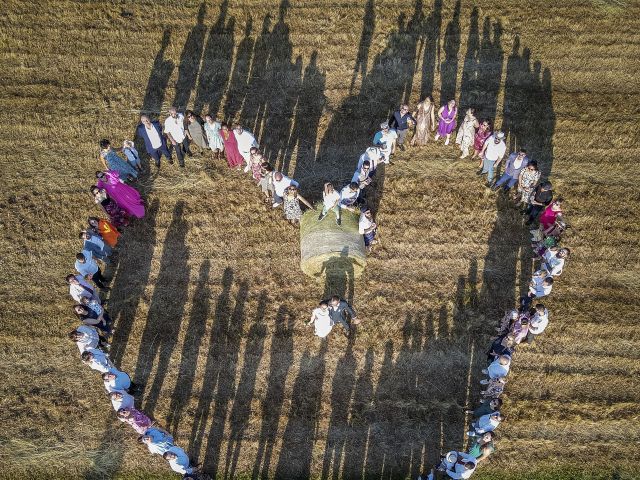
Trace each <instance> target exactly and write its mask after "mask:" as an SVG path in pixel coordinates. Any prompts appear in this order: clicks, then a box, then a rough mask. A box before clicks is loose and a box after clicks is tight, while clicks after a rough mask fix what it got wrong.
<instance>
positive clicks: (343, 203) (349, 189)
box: [340, 182, 360, 212]
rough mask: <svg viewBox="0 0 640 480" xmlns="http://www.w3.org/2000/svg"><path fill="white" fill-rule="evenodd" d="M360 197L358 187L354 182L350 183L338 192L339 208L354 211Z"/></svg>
mask: <svg viewBox="0 0 640 480" xmlns="http://www.w3.org/2000/svg"><path fill="white" fill-rule="evenodd" d="M358 195H360V186H359V185H358V184H357V183H356V182H351V183H350V184H349V185H346V186H345V187H344V188H343V189H342V190H341V191H340V208H344V209H346V210H349V211H350V212H353V211H355V206H356V203H357V202H358Z"/></svg>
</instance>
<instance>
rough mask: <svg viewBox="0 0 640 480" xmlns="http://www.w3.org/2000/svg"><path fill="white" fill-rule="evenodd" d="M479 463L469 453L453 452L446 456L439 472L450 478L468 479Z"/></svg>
mask: <svg viewBox="0 0 640 480" xmlns="http://www.w3.org/2000/svg"><path fill="white" fill-rule="evenodd" d="M477 463H478V462H477V460H476V459H475V458H474V457H473V456H472V455H469V454H468V453H464V452H456V451H451V452H449V453H447V454H446V455H445V456H444V458H443V459H442V463H441V464H440V466H439V467H438V470H440V471H442V472H444V473H445V474H446V475H447V477H448V478H453V479H467V478H469V477H471V475H472V474H473V472H474V471H475V469H476V466H477ZM431 478H434V477H431Z"/></svg>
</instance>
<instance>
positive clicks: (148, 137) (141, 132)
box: [136, 115, 173, 168]
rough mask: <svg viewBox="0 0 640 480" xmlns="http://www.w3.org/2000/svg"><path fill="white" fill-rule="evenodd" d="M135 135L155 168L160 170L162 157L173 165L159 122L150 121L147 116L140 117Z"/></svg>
mask: <svg viewBox="0 0 640 480" xmlns="http://www.w3.org/2000/svg"><path fill="white" fill-rule="evenodd" d="M136 135H137V136H138V138H141V139H142V140H143V141H144V148H145V150H146V151H147V155H149V156H150V157H151V158H153V160H154V161H155V163H156V167H157V168H160V159H161V158H162V155H164V156H165V158H166V159H167V160H168V161H169V163H173V160H172V159H171V152H170V151H169V149H168V148H167V143H166V141H165V137H164V134H163V133H162V127H161V126H160V122H158V121H157V120H153V121H152V120H151V119H150V118H149V117H148V116H147V115H140V123H139V124H138V127H137V128H136Z"/></svg>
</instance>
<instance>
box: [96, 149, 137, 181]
mask: <svg viewBox="0 0 640 480" xmlns="http://www.w3.org/2000/svg"><path fill="white" fill-rule="evenodd" d="M100 155H101V156H102V158H104V161H105V162H106V164H107V170H115V171H116V172H118V174H119V175H120V178H122V179H123V180H126V179H127V177H133V178H138V171H137V170H136V169H135V168H133V167H132V166H131V165H129V163H128V162H126V161H124V160H123V159H122V158H120V156H119V155H118V154H117V153H116V152H114V151H113V150H112V149H109V151H108V152H106V153H105V152H101V153H100Z"/></svg>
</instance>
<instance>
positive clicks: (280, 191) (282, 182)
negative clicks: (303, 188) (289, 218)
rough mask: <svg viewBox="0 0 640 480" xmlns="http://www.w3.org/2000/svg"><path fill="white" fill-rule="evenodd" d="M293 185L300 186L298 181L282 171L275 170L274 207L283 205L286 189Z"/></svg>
mask: <svg viewBox="0 0 640 480" xmlns="http://www.w3.org/2000/svg"><path fill="white" fill-rule="evenodd" d="M291 185H293V186H294V187H299V186H300V184H299V183H298V182H296V181H295V180H294V179H292V178H289V177H287V176H286V175H283V174H282V172H275V173H274V174H273V208H277V207H279V206H280V205H282V202H283V201H284V198H283V197H284V191H285V190H286V189H287V188H288V187H289V186H291Z"/></svg>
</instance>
